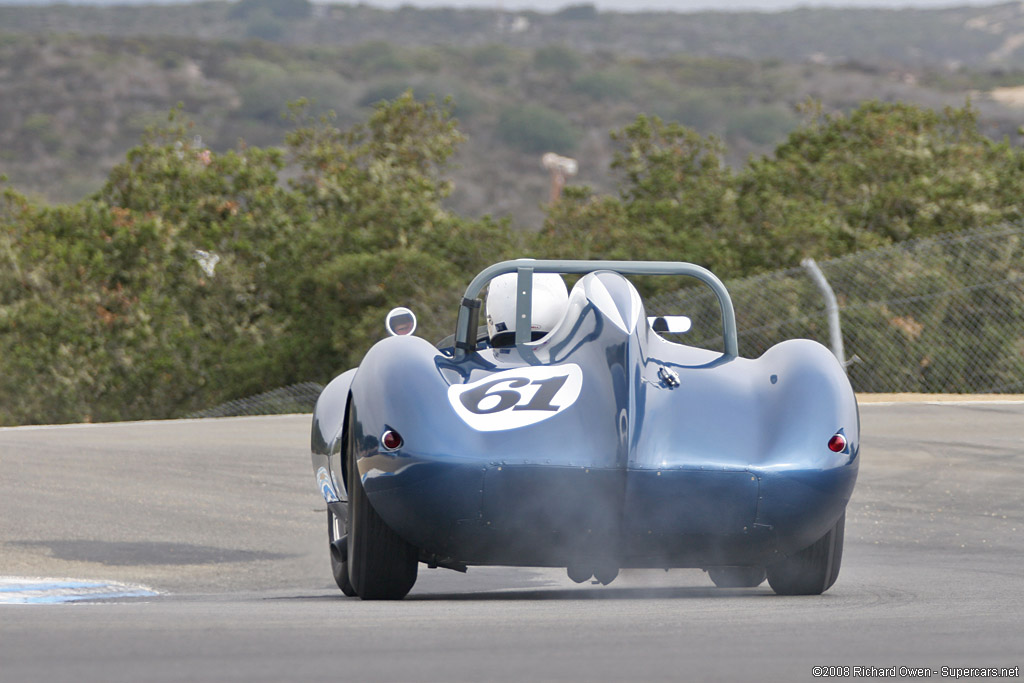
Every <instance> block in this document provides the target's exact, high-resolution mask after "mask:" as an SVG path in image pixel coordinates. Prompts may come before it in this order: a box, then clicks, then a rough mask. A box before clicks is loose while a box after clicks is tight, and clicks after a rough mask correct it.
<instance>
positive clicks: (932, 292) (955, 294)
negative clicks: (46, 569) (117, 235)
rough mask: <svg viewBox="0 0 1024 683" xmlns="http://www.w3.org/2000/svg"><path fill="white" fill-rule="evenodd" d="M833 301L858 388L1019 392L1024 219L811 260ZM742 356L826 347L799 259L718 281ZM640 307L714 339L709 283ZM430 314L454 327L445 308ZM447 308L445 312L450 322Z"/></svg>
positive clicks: (229, 407) (258, 401) (821, 318)
mask: <svg viewBox="0 0 1024 683" xmlns="http://www.w3.org/2000/svg"><path fill="white" fill-rule="evenodd" d="M818 266H819V267H820V268H821V271H822V272H823V274H824V275H825V278H826V279H827V280H828V282H829V284H830V285H831V287H832V289H833V291H834V292H835V295H836V298H837V300H838V304H839V315H840V320H841V324H842V335H843V344H844V346H845V350H846V356H847V364H848V371H849V375H850V381H851V382H852V383H853V387H854V389H856V390H857V391H865V392H923V393H1012V392H1024V226H1022V225H1007V226H1001V227H997V228H985V229H978V230H972V231H965V232H961V233H955V234H949V235H942V236H939V237H933V238H927V239H919V240H914V241H909V242H903V243H900V244H898V245H894V246H891V247H885V248H882V249H876V250H873V251H866V252H860V253H857V254H851V255H849V256H845V257H842V258H838V259H833V260H831V261H824V262H821V263H818ZM725 284H726V286H727V287H728V288H729V292H730V294H731V295H732V300H733V304H734V306H735V309H736V323H737V327H738V328H739V342H740V355H742V356H745V357H747V358H757V357H758V356H760V355H761V354H762V353H764V352H765V351H766V350H768V348H770V347H771V346H773V345H775V344H777V343H779V342H781V341H784V340H786V339H794V338H801V337H802V338H805V339H814V340H816V341H819V342H821V343H822V344H825V345H826V346H830V339H829V320H828V316H827V315H826V310H825V309H826V302H825V299H824V298H823V296H822V293H821V291H819V289H818V288H817V286H816V285H815V283H814V281H813V279H812V278H811V276H810V274H809V272H808V271H807V270H805V269H804V268H792V269H790V270H783V271H777V272H774V273H769V274H767V275H760V276H757V277H750V278H745V279H741V280H732V281H728V282H726V283H725ZM646 307H647V313H648V315H670V314H684V315H687V316H689V317H690V318H691V320H692V321H693V327H692V329H691V330H690V331H689V332H687V333H686V334H684V335H679V336H678V338H677V340H678V341H680V342H682V343H685V344H689V345H692V346H699V347H702V348H708V349H717V350H721V348H722V322H721V313H720V311H719V309H718V301H717V299H715V296H714V294H712V293H711V291H710V290H708V289H707V288H706V287H703V286H701V285H694V286H693V287H688V288H686V289H682V290H679V291H677V292H672V293H669V294H663V295H660V296H657V297H652V298H649V299H648V300H647V301H646ZM430 313H432V315H428V318H427V319H428V320H434V321H435V326H438V325H439V323H438V321H444V322H445V323H449V322H450V325H447V326H445V325H440V326H439V327H438V329H445V330H447V329H449V328H451V329H454V324H455V322H454V307H451V306H448V307H440V306H439V307H438V308H437V310H435V311H432V312H430ZM448 318H451V320H450V321H449V320H448ZM322 389H323V387H322V386H321V385H320V384H317V383H315V382H304V383H302V384H293V385H291V386H288V387H283V388H281V389H275V390H273V391H268V392H266V393H263V394H259V395H257V396H251V397H248V398H244V399H239V400H237V401H229V402H228V403H224V404H222V405H219V406H217V407H215V408H210V409H208V410H203V411H200V412H197V413H193V414H192V415H190V416H189V417H226V416H232V415H271V414H279V413H308V412H311V411H312V410H313V405H314V404H315V403H316V399H317V396H319V394H320V391H321V390H322Z"/></svg>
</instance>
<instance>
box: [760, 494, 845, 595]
mask: <svg viewBox="0 0 1024 683" xmlns="http://www.w3.org/2000/svg"><path fill="white" fill-rule="evenodd" d="M845 527H846V513H845V512H844V513H843V516H842V517H840V518H839V521H838V522H836V525H835V526H834V527H832V529H830V530H829V532H828V533H827V534H825V535H824V536H822V537H821V538H819V539H818V540H817V541H815V542H814V543H812V544H811V545H810V546H808V547H807V548H804V549H803V550H801V551H800V552H798V553H796V554H794V555H790V556H789V557H787V558H786V559H784V560H781V561H779V562H776V563H775V564H771V565H768V585H770V586H771V587H772V590H774V591H775V592H776V593H778V594H779V595H821V594H822V593H824V592H825V591H827V590H828V589H829V588H831V587H832V584H834V583H835V582H836V578H838V577H839V566H840V564H841V563H842V560H843V533H844V530H845Z"/></svg>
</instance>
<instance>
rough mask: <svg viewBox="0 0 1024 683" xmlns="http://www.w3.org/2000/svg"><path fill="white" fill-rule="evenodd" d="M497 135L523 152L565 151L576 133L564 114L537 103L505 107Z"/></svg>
mask: <svg viewBox="0 0 1024 683" xmlns="http://www.w3.org/2000/svg"><path fill="white" fill-rule="evenodd" d="M497 132H498V137H500V138H501V139H502V140H504V141H505V142H506V143H508V144H509V145H511V146H512V147H515V148H516V149H518V150H521V151H523V152H531V153H537V152H559V153H563V154H564V153H568V152H570V151H571V150H572V149H573V147H575V146H576V141H577V139H578V137H579V135H578V133H577V131H576V129H575V127H573V125H572V123H571V122H570V121H569V119H568V118H566V117H565V116H564V115H562V114H560V113H559V112H557V111H555V110H553V109H549V108H547V107H545V106H543V105H540V104H524V105H519V106H513V107H508V108H506V109H505V110H504V111H502V112H501V116H500V117H499V120H498V131H497Z"/></svg>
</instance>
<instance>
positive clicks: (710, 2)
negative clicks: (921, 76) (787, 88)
mask: <svg viewBox="0 0 1024 683" xmlns="http://www.w3.org/2000/svg"><path fill="white" fill-rule="evenodd" d="M361 1H362V2H364V3H365V4H368V5H374V6H376V7H400V6H402V5H415V6H417V7H481V8H502V9H506V10H515V9H534V10H541V11H551V10H554V9H557V8H559V7H564V6H566V5H577V4H583V3H584V2H586V3H589V4H593V5H595V6H596V7H598V8H599V9H607V10H616V11H620V12H623V11H625V12H628V11H637V10H678V11H681V12H685V11H693V10H701V9H716V10H739V9H758V10H780V9H792V8H794V7H891V8H897V7H955V6H964V5H993V4H1000V3H999V2H998V0H561V1H558V2H550V1H549V2H544V1H543V0H361Z"/></svg>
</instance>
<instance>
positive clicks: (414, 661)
mask: <svg viewBox="0 0 1024 683" xmlns="http://www.w3.org/2000/svg"><path fill="white" fill-rule="evenodd" d="M862 422H863V435H864V436H863V449H862V465H861V474H860V480H859V483H858V486H857V489H856V490H855V492H854V498H853V500H852V501H851V504H850V507H849V512H848V516H847V532H846V552H845V556H844V558H843V568H842V572H841V574H840V576H839V581H838V582H837V583H836V585H835V586H834V587H833V588H832V589H831V590H830V591H829V592H828V593H826V594H825V595H822V596H818V597H787V598H783V597H776V596H775V595H773V594H772V592H771V591H770V589H768V588H767V586H762V587H760V588H757V589H735V590H720V589H715V588H714V587H713V586H712V585H711V583H710V581H709V580H708V579H707V577H706V576H705V575H704V574H703V573H702V572H700V571H698V570H674V571H671V572H668V573H666V572H662V571H643V572H640V571H637V572H631V573H626V574H624V575H622V576H620V577H619V578H618V579H617V580H616V581H615V582H614V583H613V584H612V585H610V586H607V587H602V586H593V585H589V584H585V585H582V586H578V585H576V584H573V583H571V582H570V581H569V580H568V579H567V578H566V577H565V574H564V572H559V571H550V570H544V571H537V570H522V569H520V570H512V569H500V568H499V569H490V568H486V569H482V568H471V569H470V570H469V573H468V574H465V575H463V574H457V573H455V572H451V571H448V570H443V569H434V570H428V569H425V568H422V569H421V572H420V579H419V582H418V583H417V585H416V587H415V588H414V589H413V592H412V593H411V594H410V596H409V597H408V598H407V599H406V600H404V601H402V602H390V603H371V602H361V601H359V600H358V599H353V600H349V599H344V598H343V597H342V596H341V594H340V592H339V591H338V590H337V589H336V588H335V587H334V584H333V581H332V579H331V576H330V570H329V566H328V561H327V549H326V540H325V539H326V529H325V526H326V521H325V514H326V513H325V511H324V506H323V503H322V500H321V499H320V498H319V494H318V491H317V489H316V486H315V483H314V479H313V475H312V472H311V470H310V467H309V456H308V433H309V418H308V417H307V416H284V417H270V418H232V419H219V420H201V421H183V422H162V423H126V424H116V425H97V426H71V427H46V428H16V429H7V430H0V577H11V576H13V577H56V578H74V579H78V580H91V581H101V580H103V581H121V582H126V583H130V584H141V585H143V586H147V587H150V588H152V589H155V590H156V591H159V595H157V596H155V597H148V598H124V599H115V600H105V601H92V602H79V603H73V604H56V605H54V604H28V605H0V681H4V682H6V681H36V680H47V681H76V682H78V681H187V680H201V681H206V680H224V681H236V680H237V681H296V680H314V681H319V680H341V681H364V680H366V681H378V680H379V681H404V680H410V681H412V680H415V681H419V680H425V681H485V680H495V681H520V680H524V681H525V680H543V681H549V680H550V681H603V680H621V681H631V680H686V681H696V680H723V681H725V680H727V681H748V680H749V681H803V680H814V677H813V667H815V666H825V667H828V666H836V667H842V666H849V667H855V666H859V667H876V668H878V669H884V668H886V667H892V666H895V667H897V672H896V673H897V674H898V673H899V671H898V667H926V668H929V669H931V670H932V671H933V673H932V674H931V678H933V679H940V678H943V676H942V667H967V666H983V667H1000V666H1003V667H1020V666H1022V665H1024V616H1022V613H1024V500H1022V499H1024V494H1022V489H1024V404H1020V403H1007V404H1000V403H983V404H977V403H973V404H942V405H926V404H909V403H901V404H891V405H887V404H869V405H863V406H862ZM833 673H839V674H842V673H844V672H843V671H842V670H839V671H837V672H833ZM861 673H865V671H864V670H861ZM868 673H871V672H870V671H868ZM875 673H878V672H875ZM883 673H885V672H884V671H883ZM850 674H851V675H850V677H851V678H852V677H855V675H854V674H855V670H853V669H851V671H850ZM897 677H898V676H897ZM1018 677H1019V670H1018ZM889 678H891V677H889ZM1011 680H1012V679H1011Z"/></svg>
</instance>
